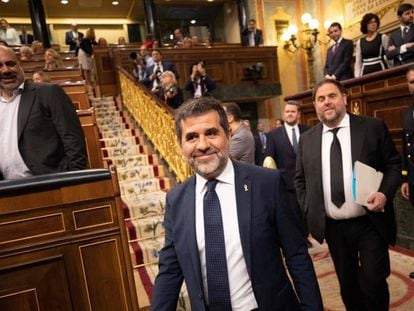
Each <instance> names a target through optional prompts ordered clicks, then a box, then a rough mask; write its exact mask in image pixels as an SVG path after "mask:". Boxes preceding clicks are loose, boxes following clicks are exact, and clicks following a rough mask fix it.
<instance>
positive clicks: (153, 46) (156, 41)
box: [152, 40, 160, 49]
mask: <svg viewBox="0 0 414 311" xmlns="http://www.w3.org/2000/svg"><path fill="white" fill-rule="evenodd" d="M159 47H160V42H159V41H158V40H154V41H152V48H153V49H158V48H159Z"/></svg>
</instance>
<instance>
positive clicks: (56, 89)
mask: <svg viewBox="0 0 414 311" xmlns="http://www.w3.org/2000/svg"><path fill="white" fill-rule="evenodd" d="M0 61H1V63H2V64H3V66H2V68H1V76H2V79H0V92H1V101H2V105H0V115H1V117H2V122H0V133H1V135H0V145H1V146H7V148H0V180H1V179H18V178H23V177H27V176H32V175H41V174H48V173H57V172H65V171H74V170H81V169H86V168H87V156H86V146H85V137H84V134H83V131H82V127H81V124H80V122H79V118H78V116H77V114H76V110H75V106H74V105H73V103H72V101H71V99H70V98H69V96H68V95H67V94H66V93H65V91H64V90H63V89H62V88H61V87H60V86H59V85H57V84H52V83H49V84H40V83H39V84H35V83H33V82H31V81H25V78H24V71H23V69H22V67H21V66H20V63H19V61H18V59H17V56H16V54H15V53H14V52H13V50H12V49H10V48H8V47H4V46H0ZM4 103H7V104H4Z"/></svg>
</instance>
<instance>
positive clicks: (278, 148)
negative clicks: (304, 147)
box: [265, 124, 309, 190]
mask: <svg viewBox="0 0 414 311" xmlns="http://www.w3.org/2000/svg"><path fill="white" fill-rule="evenodd" d="M298 127H299V133H300V134H301V135H302V133H303V132H305V131H306V130H308V129H309V127H308V126H307V125H304V124H298ZM265 156H266V157H267V156H270V157H272V158H273V159H274V160H275V162H276V166H277V168H278V169H280V170H281V172H282V176H283V177H284V178H285V182H286V186H287V189H288V190H295V184H294V179H295V172H296V153H295V150H294V149H293V146H292V144H291V143H290V140H289V136H288V134H287V132H286V128H285V127H284V126H281V127H278V128H275V129H273V130H271V131H270V132H269V135H268V139H267V143H266V155H265Z"/></svg>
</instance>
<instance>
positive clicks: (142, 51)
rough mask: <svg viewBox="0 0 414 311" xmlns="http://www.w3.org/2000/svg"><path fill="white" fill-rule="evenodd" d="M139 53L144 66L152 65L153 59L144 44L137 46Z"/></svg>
mask: <svg viewBox="0 0 414 311" xmlns="http://www.w3.org/2000/svg"><path fill="white" fill-rule="evenodd" d="M139 55H140V56H141V57H142V58H143V59H144V63H145V66H146V67H149V66H152V65H154V60H153V59H152V57H151V55H150V52H149V50H148V48H147V46H146V45H145V44H143V45H141V47H140V48H139Z"/></svg>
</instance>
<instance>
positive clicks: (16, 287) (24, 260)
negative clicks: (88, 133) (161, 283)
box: [0, 170, 138, 311]
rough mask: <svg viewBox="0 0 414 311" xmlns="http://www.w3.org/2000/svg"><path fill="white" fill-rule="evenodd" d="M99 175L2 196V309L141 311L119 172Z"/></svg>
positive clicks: (11, 310)
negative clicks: (125, 221)
mask: <svg viewBox="0 0 414 311" xmlns="http://www.w3.org/2000/svg"><path fill="white" fill-rule="evenodd" d="M86 172H88V171H85V173H86ZM101 172H103V173H104V175H105V176H104V177H99V178H94V179H90V181H89V182H88V180H87V179H85V178H84V177H83V175H82V176H80V177H79V180H72V179H71V180H70V182H69V185H68V186H60V185H58V184H56V182H59V180H60V179H59V177H57V178H56V182H55V183H50V184H47V185H46V184H43V186H42V187H38V186H36V185H38V184H39V183H41V181H36V183H35V184H34V186H33V187H34V188H33V190H31V191H29V192H28V193H21V192H17V193H15V192H14V191H13V188H11V190H10V191H8V192H7V193H10V195H7V194H5V192H4V191H3V192H1V193H2V195H1V196H0V206H1V207H2V209H1V210H0V237H1V241H0V243H1V247H0V310H2V311H16V310H77V311H90V310H99V311H113V310H138V303H137V298H136V290H135V286H134V283H133V275H132V265H131V261H130V256H129V254H128V245H127V237H126V233H125V229H124V228H122V226H123V222H124V220H123V216H122V211H121V206H120V200H119V188H118V186H117V180H116V173H115V172H114V173H112V174H109V173H108V171H106V170H101ZM79 174H83V172H79ZM100 174H101V175H100V176H102V173H100ZM63 175H64V174H63ZM63 175H62V176H63ZM95 179H98V180H95ZM26 180H30V178H29V179H26ZM47 180H49V179H47ZM10 182H12V181H10ZM23 182H24V181H23ZM7 183H8V182H7V181H6V182H4V181H3V182H2V183H0V187H7ZM27 187H28V186H26V185H23V187H22V189H27ZM37 188H38V189H37ZM46 189H48V190H46ZM0 190H1V188H0ZM16 198H18V200H16ZM3 207H4V208H3Z"/></svg>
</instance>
